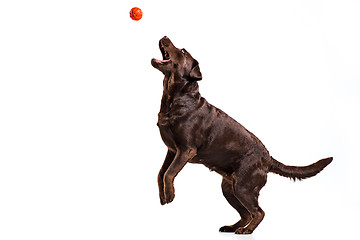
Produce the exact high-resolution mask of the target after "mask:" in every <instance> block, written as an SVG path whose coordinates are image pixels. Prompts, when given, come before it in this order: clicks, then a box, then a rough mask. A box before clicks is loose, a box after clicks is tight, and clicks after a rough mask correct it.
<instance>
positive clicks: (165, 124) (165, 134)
mask: <svg viewBox="0 0 360 240" xmlns="http://www.w3.org/2000/svg"><path fill="white" fill-rule="evenodd" d="M159 115H160V113H159ZM157 125H158V127H159V131H160V136H161V138H162V140H163V142H164V143H165V145H166V146H167V147H168V148H171V149H173V150H175V146H176V145H175V141H174V134H173V132H172V131H171V126H170V125H171V121H170V120H169V119H165V118H161V117H160V116H159V120H158V123H157Z"/></svg>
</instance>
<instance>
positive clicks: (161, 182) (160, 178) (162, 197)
mask: <svg viewBox="0 0 360 240" xmlns="http://www.w3.org/2000/svg"><path fill="white" fill-rule="evenodd" d="M174 158H175V153H174V152H172V151H170V150H168V152H167V154H166V158H165V161H164V163H163V165H162V167H161V169H160V172H159V175H158V185H159V196H160V203H161V205H164V204H165V193H164V174H165V172H166V171H167V170H168V168H169V166H170V164H171V163H172V161H173V160H174Z"/></svg>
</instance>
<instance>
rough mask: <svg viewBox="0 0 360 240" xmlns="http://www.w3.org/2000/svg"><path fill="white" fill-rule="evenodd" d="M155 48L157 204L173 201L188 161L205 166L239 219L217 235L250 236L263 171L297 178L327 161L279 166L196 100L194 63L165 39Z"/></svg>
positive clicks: (257, 216) (241, 130) (259, 215)
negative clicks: (162, 149) (159, 151)
mask: <svg viewBox="0 0 360 240" xmlns="http://www.w3.org/2000/svg"><path fill="white" fill-rule="evenodd" d="M159 47H160V51H161V53H162V56H163V60H157V59H152V60H151V64H152V66H153V67H154V68H156V69H158V70H160V71H161V72H162V73H163V74H164V75H165V78H164V81H163V88H164V89H163V96H162V99H161V107H160V112H159V114H158V123H157V125H158V127H159V129H160V134H161V137H162V140H163V141H164V143H165V144H166V146H167V147H168V152H167V155H166V158H165V161H164V163H163V166H162V167H161V170H160V172H159V175H158V183H159V190H160V201H161V204H166V203H170V202H172V201H173V200H174V197H175V189H174V185H173V182H174V179H175V177H176V175H177V174H178V173H179V172H180V171H181V169H182V168H183V167H184V166H185V164H186V163H187V162H190V163H201V164H204V165H205V166H207V167H208V168H210V169H211V170H214V171H216V172H217V173H219V174H221V175H222V176H223V181H222V185H221V187H222V191H223V194H224V196H225V198H226V200H227V201H228V202H229V203H230V205H231V206H232V207H234V208H235V209H236V210H237V211H238V212H239V214H240V216H241V219H240V221H238V222H237V223H235V224H233V225H231V226H223V227H221V228H220V231H221V232H235V233H237V234H250V233H252V232H253V231H254V229H255V228H256V227H257V226H258V225H259V223H260V222H261V220H262V219H263V218H264V211H263V210H262V209H261V208H260V207H259V204H258V196H259V191H260V189H261V188H262V187H263V186H264V185H265V183H266V178H267V173H268V172H273V173H277V174H280V175H281V176H284V177H289V178H292V179H294V180H295V179H299V180H301V179H305V178H308V177H312V176H314V175H316V174H317V173H319V172H320V171H321V170H322V169H323V168H325V167H326V166H327V165H328V164H329V163H330V162H331V161H332V158H331V157H330V158H325V159H322V160H320V161H318V162H316V163H313V164H311V165H309V166H305V167H295V166H287V165H284V164H282V163H280V162H278V161H277V160H275V159H274V158H273V157H271V156H270V154H269V152H268V150H267V149H266V148H265V146H264V145H263V144H262V142H261V141H260V140H259V139H258V138H257V137H256V136H255V135H254V134H252V133H251V132H250V131H248V130H247V129H246V128H245V127H243V126H242V125H241V124H239V123H238V122H236V121H235V120H234V119H232V118H231V117H229V116H228V115H227V114H226V113H224V112H223V111H222V110H220V109H218V108H216V107H214V106H212V105H211V104H209V103H208V102H207V101H206V100H205V99H204V98H203V97H201V95H200V93H199V86H198V83H197V81H199V80H201V79H202V76H201V72H200V68H199V63H198V62H197V61H196V60H195V59H194V58H193V57H192V56H191V55H190V54H189V53H188V52H187V51H186V50H185V49H178V48H176V47H175V46H174V44H173V43H172V42H171V41H170V39H169V38H167V37H163V38H162V39H161V40H160V42H159Z"/></svg>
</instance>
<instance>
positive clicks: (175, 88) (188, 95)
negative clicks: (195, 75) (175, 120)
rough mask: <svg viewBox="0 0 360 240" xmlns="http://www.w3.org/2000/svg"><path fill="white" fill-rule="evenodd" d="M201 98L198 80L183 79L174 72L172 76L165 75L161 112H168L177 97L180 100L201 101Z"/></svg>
mask: <svg viewBox="0 0 360 240" xmlns="http://www.w3.org/2000/svg"><path fill="white" fill-rule="evenodd" d="M200 98H201V95H200V93H199V85H198V83H197V82H196V81H188V80H186V79H181V78H179V77H177V76H176V75H175V74H174V73H171V74H170V76H165V78H164V82H163V96H162V99H161V107H160V112H162V113H166V112H168V111H169V110H170V109H171V106H172V104H173V102H174V100H175V99H179V100H180V101H181V99H184V100H185V99H186V101H192V100H193V101H199V100H200Z"/></svg>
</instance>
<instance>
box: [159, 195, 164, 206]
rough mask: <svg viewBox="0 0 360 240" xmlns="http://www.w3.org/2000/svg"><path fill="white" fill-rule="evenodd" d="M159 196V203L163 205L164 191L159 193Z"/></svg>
mask: <svg viewBox="0 0 360 240" xmlns="http://www.w3.org/2000/svg"><path fill="white" fill-rule="evenodd" d="M159 197H160V204H161V205H165V195H164V193H160V195H159Z"/></svg>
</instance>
